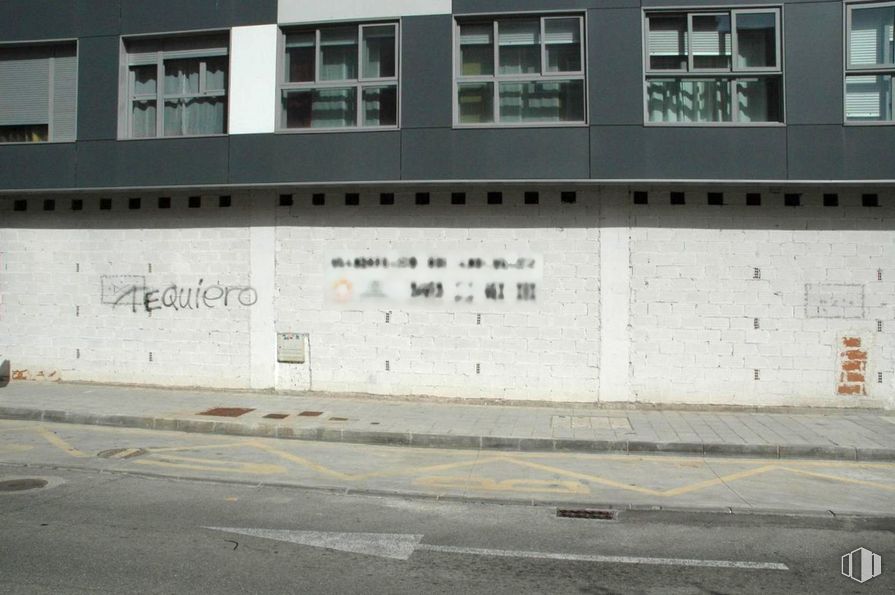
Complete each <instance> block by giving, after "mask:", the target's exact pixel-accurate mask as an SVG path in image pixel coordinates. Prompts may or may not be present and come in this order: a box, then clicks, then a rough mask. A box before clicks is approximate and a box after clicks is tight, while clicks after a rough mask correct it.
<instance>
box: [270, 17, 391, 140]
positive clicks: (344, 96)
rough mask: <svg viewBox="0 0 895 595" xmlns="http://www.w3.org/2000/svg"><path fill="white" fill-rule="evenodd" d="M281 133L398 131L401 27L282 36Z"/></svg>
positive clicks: (367, 26)
mask: <svg viewBox="0 0 895 595" xmlns="http://www.w3.org/2000/svg"><path fill="white" fill-rule="evenodd" d="M282 39H283V51H282V66H281V69H280V72H281V74H280V116H279V117H280V123H279V128H280V129H281V130H309V129H340V128H396V127H397V126H398V55H399V54H398V25H397V24H396V23H375V24H364V25H347V26H346V25H339V26H333V27H320V28H312V29H289V30H287V31H285V32H284V34H283V36H282Z"/></svg>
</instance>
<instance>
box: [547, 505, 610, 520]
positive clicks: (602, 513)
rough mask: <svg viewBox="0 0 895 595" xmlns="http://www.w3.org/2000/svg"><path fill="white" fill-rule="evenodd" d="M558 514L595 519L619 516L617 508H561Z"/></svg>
mask: <svg viewBox="0 0 895 595" xmlns="http://www.w3.org/2000/svg"><path fill="white" fill-rule="evenodd" d="M556 516H558V517H559V518H561V519H593V520H595V521H614V520H615V519H616V518H618V511H617V510H587V509H584V510H570V509H563V508H560V509H558V510H557V511H556Z"/></svg>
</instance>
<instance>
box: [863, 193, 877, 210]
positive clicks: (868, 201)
mask: <svg viewBox="0 0 895 595" xmlns="http://www.w3.org/2000/svg"><path fill="white" fill-rule="evenodd" d="M861 206H862V207H878V206H879V195H878V194H862V195H861Z"/></svg>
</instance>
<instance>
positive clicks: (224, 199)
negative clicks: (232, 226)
mask: <svg viewBox="0 0 895 595" xmlns="http://www.w3.org/2000/svg"><path fill="white" fill-rule="evenodd" d="M232 204H233V199H232V198H231V197H230V196H229V195H227V194H224V195H223V196H219V197H218V207H219V208H221V209H228V208H230V206H231V205H232Z"/></svg>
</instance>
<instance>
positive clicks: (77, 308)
mask: <svg viewBox="0 0 895 595" xmlns="http://www.w3.org/2000/svg"><path fill="white" fill-rule="evenodd" d="M80 317H81V306H75V318H80Z"/></svg>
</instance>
